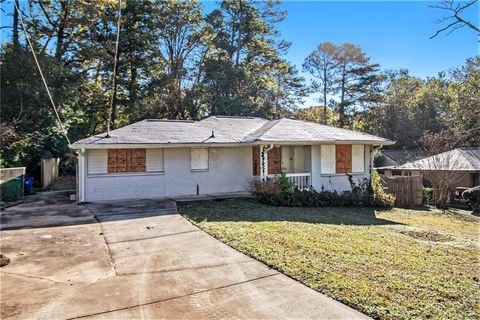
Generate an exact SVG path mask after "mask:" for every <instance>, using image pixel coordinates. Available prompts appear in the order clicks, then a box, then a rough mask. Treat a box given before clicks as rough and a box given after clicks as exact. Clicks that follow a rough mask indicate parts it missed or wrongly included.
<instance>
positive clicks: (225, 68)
mask: <svg viewBox="0 0 480 320" xmlns="http://www.w3.org/2000/svg"><path fill="white" fill-rule="evenodd" d="M277 4H278V3H277V2H275V1H267V2H255V1H247V0H241V1H237V0H224V1H222V2H221V4H220V8H219V9H217V10H214V11H213V12H212V13H210V14H209V15H208V16H207V18H206V20H207V22H208V24H209V26H210V27H211V28H212V29H214V30H215V31H216V34H215V35H214V36H213V37H212V46H213V47H212V48H213V49H212V50H210V52H209V53H208V55H206V57H205V61H204V63H203V64H202V66H203V70H204V71H205V73H204V77H203V80H202V84H203V88H204V89H203V90H204V92H205V102H206V105H207V108H206V112H207V113H208V114H211V115H215V114H228V115H255V116H264V117H276V116H279V115H282V114H285V113H287V112H288V110H289V109H291V108H292V107H293V106H294V105H295V104H296V103H298V101H299V99H301V97H302V96H303V95H305V92H304V90H303V85H302V78H301V77H299V76H298V74H297V71H296V70H295V68H293V67H292V66H291V65H290V64H289V63H288V62H287V61H286V60H285V59H282V58H281V55H282V54H284V53H285V52H286V50H288V48H289V46H290V44H289V43H287V42H285V41H277V39H276V38H277V37H278V35H279V34H278V31H277V30H276V29H275V24H276V23H277V22H279V21H281V20H282V19H283V18H284V12H282V11H279V10H276V5H277Z"/></svg>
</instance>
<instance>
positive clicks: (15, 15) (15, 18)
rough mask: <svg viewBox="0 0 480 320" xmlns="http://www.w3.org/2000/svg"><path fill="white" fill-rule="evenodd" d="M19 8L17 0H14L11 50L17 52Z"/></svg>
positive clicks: (18, 47) (18, 43)
mask: <svg viewBox="0 0 480 320" xmlns="http://www.w3.org/2000/svg"><path fill="white" fill-rule="evenodd" d="M17 7H18V8H20V3H19V0H15V6H14V10H13V52H18V50H19V49H20V41H19V38H18V10H17Z"/></svg>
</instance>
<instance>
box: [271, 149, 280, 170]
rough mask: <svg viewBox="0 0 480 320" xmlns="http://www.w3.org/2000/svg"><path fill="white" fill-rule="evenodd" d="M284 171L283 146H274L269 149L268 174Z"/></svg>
mask: <svg viewBox="0 0 480 320" xmlns="http://www.w3.org/2000/svg"><path fill="white" fill-rule="evenodd" d="M278 173H282V148H281V147H274V148H273V149H272V150H270V151H268V174H278Z"/></svg>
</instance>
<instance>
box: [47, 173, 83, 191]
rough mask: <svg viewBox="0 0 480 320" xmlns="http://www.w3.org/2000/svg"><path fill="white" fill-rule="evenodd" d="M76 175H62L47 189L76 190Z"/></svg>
mask: <svg viewBox="0 0 480 320" xmlns="http://www.w3.org/2000/svg"><path fill="white" fill-rule="evenodd" d="M75 179H76V177H75V176H62V177H58V178H57V179H55V181H54V182H53V183H52V184H51V185H49V186H48V188H47V190H51V191H58V190H75V184H76V180H75Z"/></svg>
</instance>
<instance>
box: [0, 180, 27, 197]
mask: <svg viewBox="0 0 480 320" xmlns="http://www.w3.org/2000/svg"><path fill="white" fill-rule="evenodd" d="M22 182H23V179H22V177H16V178H13V179H11V180H9V181H7V182H5V183H4V184H3V185H2V198H3V199H2V200H15V199H18V198H20V197H21V196H22Z"/></svg>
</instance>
